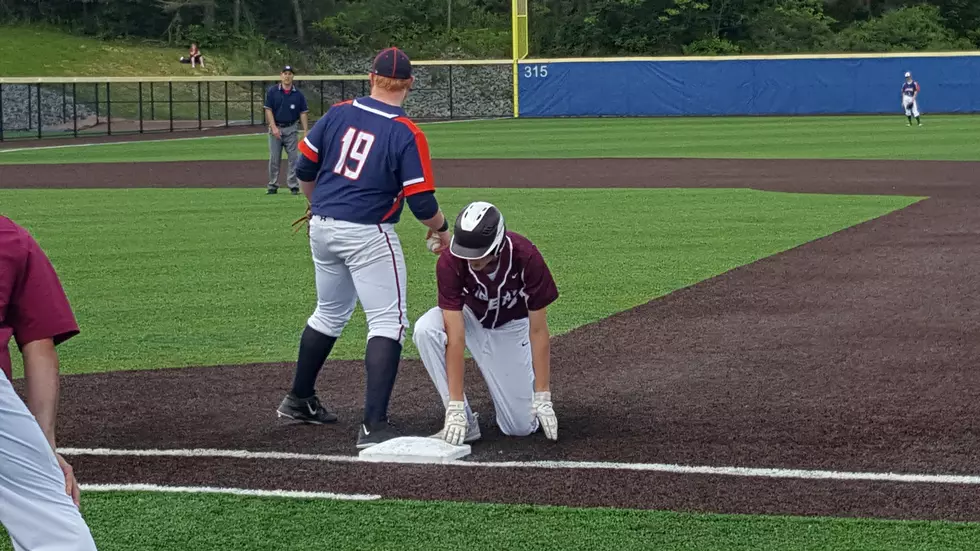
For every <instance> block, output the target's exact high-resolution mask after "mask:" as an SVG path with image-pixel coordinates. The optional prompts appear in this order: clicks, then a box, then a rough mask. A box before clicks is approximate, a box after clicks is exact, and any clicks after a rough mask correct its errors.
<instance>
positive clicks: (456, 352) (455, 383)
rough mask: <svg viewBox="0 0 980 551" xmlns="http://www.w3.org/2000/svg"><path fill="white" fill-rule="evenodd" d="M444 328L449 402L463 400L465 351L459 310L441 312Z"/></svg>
mask: <svg viewBox="0 0 980 551" xmlns="http://www.w3.org/2000/svg"><path fill="white" fill-rule="evenodd" d="M442 319H443V323H444V324H445V326H446V376H447V377H448V379H449V400H450V401H456V402H461V401H462V400H463V374H464V370H463V351H464V350H465V349H466V329H465V326H464V325H463V312H462V311H461V310H443V311H442Z"/></svg>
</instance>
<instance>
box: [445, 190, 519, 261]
mask: <svg viewBox="0 0 980 551" xmlns="http://www.w3.org/2000/svg"><path fill="white" fill-rule="evenodd" d="M505 231H506V230H505V227H504V215H502V214H500V210H498V209H497V207H495V206H493V205H491V204H490V203H487V202H485V201H474V202H472V203H470V204H469V205H466V207H465V208H463V210H462V211H460V213H459V216H457V217H456V227H455V228H453V239H452V242H451V243H450V244H449V252H450V253H451V254H452V255H453V256H455V257H457V258H463V259H466V260H478V259H480V258H484V257H485V256H488V255H491V254H497V253H498V252H499V251H500V248H501V246H503V243H504V233H505Z"/></svg>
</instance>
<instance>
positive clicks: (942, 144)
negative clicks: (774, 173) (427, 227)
mask: <svg viewBox="0 0 980 551" xmlns="http://www.w3.org/2000/svg"><path fill="white" fill-rule="evenodd" d="M923 121H924V123H925V126H923V127H922V128H918V127H912V128H907V127H906V126H905V119H904V118H903V117H901V116H894V117H888V116H868V117H754V118H753V117H729V118H696V117H692V118H687V117H685V118H622V119H517V120H495V121H472V122H463V123H458V124H428V125H423V126H424V129H425V132H426V135H427V136H428V138H429V142H430V145H431V149H432V155H433V156H434V157H436V158H445V159H493V158H591V157H621V158H622V157H702V158H708V157H719V158H746V159H762V158H784V159H791V158H800V159H804V158H815V159H896V160H907V159H933V160H960V161H975V160H980V149H978V148H977V147H976V145H975V143H976V136H977V135H978V133H980V116H972V115H963V116H934V117H932V116H928V115H927V116H925V117H924V118H923ZM256 130H257V131H261V127H256ZM27 143H28V144H29V145H31V146H36V145H44V144H43V142H27ZM267 158H268V147H267V145H266V137H265V136H264V135H243V136H231V137H227V136H226V137H219V138H208V139H192V140H176V141H173V140H164V141H154V142H129V143H121V144H120V143H117V144H100V145H97V146H87V147H61V148H54V149H39V150H35V151H2V150H0V164H18V163H39V164H44V163H94V162H110V163H111V162H140V161H207V160H265V159H267ZM0 174H2V170H0Z"/></svg>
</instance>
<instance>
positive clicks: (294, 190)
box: [289, 187, 299, 195]
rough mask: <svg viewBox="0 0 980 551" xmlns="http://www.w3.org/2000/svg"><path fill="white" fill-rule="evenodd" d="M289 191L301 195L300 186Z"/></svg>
mask: <svg viewBox="0 0 980 551" xmlns="http://www.w3.org/2000/svg"><path fill="white" fill-rule="evenodd" d="M289 193H292V194H293V195H299V188H298V187H294V188H293V189H291V190H289Z"/></svg>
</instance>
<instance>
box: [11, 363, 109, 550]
mask: <svg viewBox="0 0 980 551" xmlns="http://www.w3.org/2000/svg"><path fill="white" fill-rule="evenodd" d="M0 524H3V526H4V528H6V529H7V533H8V534H9V535H10V539H11V541H12V542H13V544H14V550H15V551H95V541H93V540H92V534H91V533H90V532H89V529H88V526H87V525H86V524H85V520H84V519H83V518H82V514H81V513H80V512H79V510H78V508H77V507H75V504H74V503H73V502H72V500H71V497H70V496H69V495H68V494H66V493H65V475H64V473H63V472H62V471H61V466H60V465H58V458H57V457H55V455H54V452H53V451H51V446H50V445H48V440H47V439H46V438H45V437H44V432H42V431H41V427H40V425H38V424H37V420H36V419H35V418H34V415H32V414H31V411H30V410H29V409H27V405H25V404H24V402H23V401H22V400H21V399H20V396H18V395H17V392H16V391H15V390H14V387H13V386H12V385H11V384H10V381H8V380H7V378H6V377H5V376H3V375H2V374H0Z"/></svg>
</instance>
